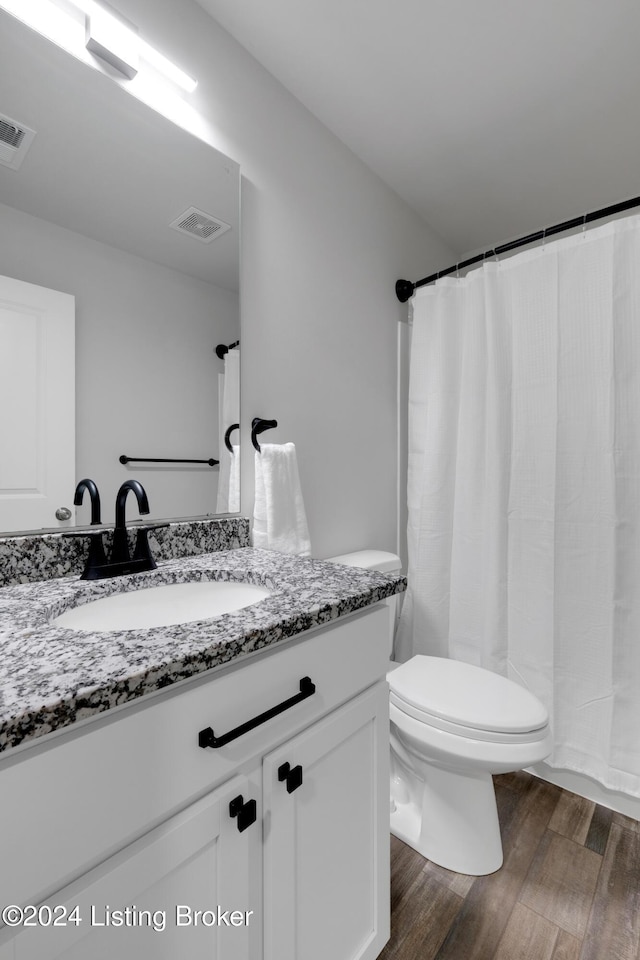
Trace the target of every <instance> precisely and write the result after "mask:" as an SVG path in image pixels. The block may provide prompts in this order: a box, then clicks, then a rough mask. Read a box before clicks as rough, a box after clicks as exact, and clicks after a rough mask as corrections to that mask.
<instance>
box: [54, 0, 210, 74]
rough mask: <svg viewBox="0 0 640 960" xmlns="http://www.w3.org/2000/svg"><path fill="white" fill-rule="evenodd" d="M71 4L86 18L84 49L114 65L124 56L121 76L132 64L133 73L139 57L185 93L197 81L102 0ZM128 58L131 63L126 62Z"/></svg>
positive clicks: (83, 0)
mask: <svg viewBox="0 0 640 960" xmlns="http://www.w3.org/2000/svg"><path fill="white" fill-rule="evenodd" d="M71 3H73V5H74V6H75V7H77V8H78V9H79V10H81V11H82V12H83V13H84V14H85V15H86V17H87V49H89V50H91V52H95V53H97V54H98V56H101V57H103V59H106V60H107V62H109V63H111V64H112V65H114V66H116V64H115V63H114V59H119V58H120V57H121V56H124V65H125V70H123V71H122V72H124V73H125V76H128V75H129V74H128V73H127V72H126V70H133V69H134V65H135V71H136V72H137V64H138V58H139V59H141V60H144V61H145V63H147V64H149V66H151V67H153V68H154V70H157V71H158V73H161V74H162V75H163V76H164V77H166V79H167V80H170V81H171V82H172V83H175V84H176V85H177V86H179V87H180V88H181V89H182V90H184V91H185V92H186V93H193V91H194V90H195V88H196V87H197V86H198V81H197V80H194V79H193V77H190V76H189V75H188V74H186V73H185V72H184V70H181V69H180V68H179V67H177V66H176V65H175V63H172V62H171V60H168V59H167V57H165V56H164V54H162V53H160V51H159V50H156V48H155V47H152V46H151V44H150V43H147V42H146V41H145V40H143V39H142V38H141V37H140V36H139V34H138V30H137V28H136V27H135V26H134V25H133V24H132V23H130V22H129V21H127V20H125V19H124V17H122V16H121V15H120V14H119V13H117V12H116V11H115V10H114V9H113V8H112V7H109V6H108V5H107V4H106V3H103V2H100V3H98V2H96V0H71ZM89 43H92V46H89ZM110 43H113V45H114V48H111V47H109V46H108V44H110ZM100 48H101V49H103V50H106V55H105V54H104V53H101V52H100ZM129 58H131V59H132V62H129ZM117 69H120V70H122V68H121V67H120V66H117ZM134 76H135V73H132V76H131V77H129V79H132V78H133V77H134Z"/></svg>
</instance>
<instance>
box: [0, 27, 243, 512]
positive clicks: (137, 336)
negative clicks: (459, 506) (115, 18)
mask: <svg viewBox="0 0 640 960" xmlns="http://www.w3.org/2000/svg"><path fill="white" fill-rule="evenodd" d="M0 17H1V18H2V22H1V23H0V28H1V29H2V32H3V38H4V40H6V44H5V42H4V41H3V49H6V51H7V56H6V57H5V56H4V53H3V57H2V59H1V60H0V90H1V91H2V94H1V95H0V113H3V114H6V115H8V116H10V117H12V118H14V119H20V120H22V121H23V122H24V123H25V124H26V125H28V126H29V127H31V128H32V129H34V130H36V137H35V138H34V140H33V143H32V144H31V146H30V147H29V151H28V153H27V155H26V156H25V158H24V160H23V162H22V164H21V167H20V169H18V170H13V169H10V168H7V167H3V166H1V165H0V274H3V275H6V276H9V277H14V278H17V279H19V280H23V281H27V282H28V283H32V284H39V285H41V286H43V287H49V288H51V289H53V290H59V291H62V292H64V293H67V294H70V295H72V296H73V297H75V305H76V464H75V477H76V480H79V479H81V478H82V477H86V476H88V477H92V478H93V479H95V480H96V482H97V483H98V486H99V488H100V492H101V496H102V500H103V521H104V522H107V523H108V522H112V521H113V516H112V514H113V504H114V502H115V493H116V491H117V489H118V487H119V486H120V484H121V483H122V482H123V481H124V480H126V479H129V478H130V477H136V478H137V479H139V480H140V481H141V482H142V483H143V484H144V486H145V488H146V489H147V493H148V495H149V501H150V506H151V516H152V517H153V518H162V517H184V516H199V515H206V514H209V515H212V514H214V513H216V512H222V508H221V507H219V506H218V482H219V468H218V467H213V468H212V467H210V466H208V465H206V464H203V465H200V464H191V465H186V464H162V465H156V464H136V463H132V464H128V465H126V466H125V465H122V464H121V463H120V462H119V457H120V455H122V454H126V455H128V456H130V457H145V458H146V457H149V458H151V457H158V458H168V459H180V458H184V459H203V460H206V459H208V458H211V457H212V458H215V459H218V460H220V459H222V458H221V456H220V452H221V448H222V447H223V440H224V437H223V435H220V433H219V419H220V411H219V404H218V390H219V384H218V377H219V375H220V374H222V373H223V372H224V360H223V359H220V358H219V357H218V356H217V355H216V353H215V348H216V345H217V344H218V343H219V342H225V343H232V342H234V341H237V340H239V336H240V329H239V304H238V282H239V281H238V245H239V169H238V167H237V164H235V163H234V162H233V161H230V160H229V159H228V158H227V157H224V156H223V155H222V154H219V153H218V152H217V151H215V150H214V149H212V148H211V147H209V146H208V145H206V144H204V143H202V142H201V141H198V140H196V139H195V138H194V137H192V136H191V135H190V134H188V133H186V132H185V131H183V130H180V129H179V128H177V127H175V126H174V125H173V124H172V123H170V122H169V121H168V120H166V119H165V118H163V117H161V116H159V115H158V114H155V113H154V112H153V111H151V110H150V109H149V108H148V107H146V106H145V105H143V104H141V103H139V102H138V101H136V100H134V99H133V98H132V97H130V96H129V95H128V94H127V93H125V92H124V91H123V90H122V89H120V88H119V87H118V86H117V85H116V84H114V83H112V81H110V80H109V79H108V78H106V77H105V76H103V75H102V74H98V73H95V72H94V71H92V70H91V69H89V68H88V67H86V66H85V65H84V64H81V63H78V62H76V61H75V60H74V59H73V58H72V57H70V56H69V55H68V54H66V53H64V52H63V51H61V50H59V49H57V48H56V47H54V46H53V45H52V44H50V43H48V42H47V41H45V40H43V39H42V38H41V37H39V36H38V35H37V34H34V33H33V32H32V31H30V30H29V29H28V28H26V27H24V25H22V24H20V23H19V22H18V21H15V20H13V18H11V17H9V16H8V15H7V14H4V13H2V12H0ZM71 129H73V133H74V136H73V137H69V131H70V130H71ZM61 131H62V132H61ZM191 206H193V207H197V208H198V209H200V210H204V211H206V212H208V213H210V214H211V215H212V216H213V217H215V218H218V219H219V220H220V221H222V222H224V223H229V224H230V226H231V229H229V230H226V231H224V232H223V231H221V235H220V236H219V237H217V238H216V239H214V240H213V241H212V242H211V243H209V244H205V243H203V242H202V241H201V240H200V239H198V238H197V237H193V236H188V235H185V234H184V233H183V234H180V233H179V232H177V231H176V230H174V229H171V228H170V226H169V225H170V223H171V222H172V221H173V220H174V219H175V218H176V217H178V216H179V215H181V214H182V213H183V212H184V211H185V210H187V209H188V208H189V207H191ZM3 362H5V358H4V357H3ZM2 415H3V416H5V415H9V411H5V412H4V413H3V414H2ZM237 437H238V434H237V433H236V435H235V438H236V441H237ZM72 500H73V489H71V490H69V492H68V503H67V504H65V505H66V506H70V507H71V508H72V509H73V503H72ZM233 502H234V503H235V502H236V501H235V500H234V501H233ZM60 506H62V504H61V505H60ZM237 509H239V506H238V507H235V506H234V507H231V506H230V507H229V508H228V510H225V511H224V512H234V511H235V510H237ZM88 516H89V513H88V507H87V506H85V505H83V507H82V508H80V509H79V510H78V515H77V521H78V522H79V523H87V522H88ZM71 522H72V521H71ZM39 525H40V524H39V522H38V523H37V524H34V526H39ZM65 525H68V523H60V522H58V521H57V520H56V519H55V517H52V518H51V523H49V524H48V527H50V528H56V527H60V526H65ZM0 529H5V530H7V529H10V528H8V527H4V528H2V527H0ZM20 529H25V527H24V525H23V524H20Z"/></svg>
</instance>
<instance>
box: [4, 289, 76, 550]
mask: <svg viewBox="0 0 640 960" xmlns="http://www.w3.org/2000/svg"><path fill="white" fill-rule="evenodd" d="M0 357H2V358H3V362H2V376H1V377H0V449H1V450H2V455H1V456H0V530H14V531H15V530H32V529H35V528H38V527H56V526H60V527H64V526H68V523H69V520H70V519H71V518H72V516H73V504H72V503H71V502H70V501H71V498H72V496H73V489H74V486H75V299H74V297H72V296H71V295H70V294H68V293H60V292H59V291H57V290H49V289H47V288H46V287H41V286H36V285H35V284H32V283H24V282H23V281H21V280H15V279H13V278H11V277H0ZM65 508H67V509H66V510H65ZM65 516H66V519H65ZM60 517H62V519H60Z"/></svg>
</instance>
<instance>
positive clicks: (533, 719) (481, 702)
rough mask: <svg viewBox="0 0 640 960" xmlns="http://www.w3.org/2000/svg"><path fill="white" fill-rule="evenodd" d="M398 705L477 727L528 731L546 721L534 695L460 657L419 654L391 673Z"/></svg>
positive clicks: (389, 676)
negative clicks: (451, 657) (459, 658)
mask: <svg viewBox="0 0 640 960" xmlns="http://www.w3.org/2000/svg"><path fill="white" fill-rule="evenodd" d="M387 680H388V682H389V687H390V689H391V692H392V694H394V697H393V701H394V703H395V704H396V706H397V707H399V709H402V706H403V704H408V705H409V707H410V708H412V710H411V712H412V713H413V715H414V716H415V712H414V711H419V712H420V713H421V714H424V718H425V722H428V721H429V717H430V716H432V717H436V718H440V719H442V720H447V721H450V722H451V723H455V724H458V725H459V726H462V727H471V728H472V729H475V730H490V731H494V732H497V733H524V732H527V731H530V730H538V729H540V728H541V727H543V726H545V724H546V723H547V722H548V719H549V717H548V714H547V711H546V709H545V707H544V705H543V704H542V703H541V702H540V701H539V700H538V698H537V697H536V696H534V695H533V694H532V693H530V692H529V691H528V690H525V688H524V687H521V686H519V685H518V684H517V683H514V682H513V681H512V680H507V678H506V677H501V676H499V675H498V674H497V673H491V672H490V671H489V670H485V669H484V668H483V667H476V666H473V665H472V664H470V663H463V662H462V661H460V660H447V659H446V658H444V657H425V656H416V657H413V658H412V659H411V660H409V661H407V663H403V664H402V665H401V666H399V667H398V668H397V669H396V670H393V671H390V672H389V674H388V675H387Z"/></svg>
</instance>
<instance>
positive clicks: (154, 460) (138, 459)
mask: <svg viewBox="0 0 640 960" xmlns="http://www.w3.org/2000/svg"><path fill="white" fill-rule="evenodd" d="M119 460H120V463H208V464H209V466H210V467H215V465H216V464H217V463H220V461H219V460H214V459H213V457H209V459H208V460H182V459H180V460H173V459H171V458H169V457H127V456H126V455H125V454H124V453H123V454H122V456H121V457H119Z"/></svg>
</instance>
